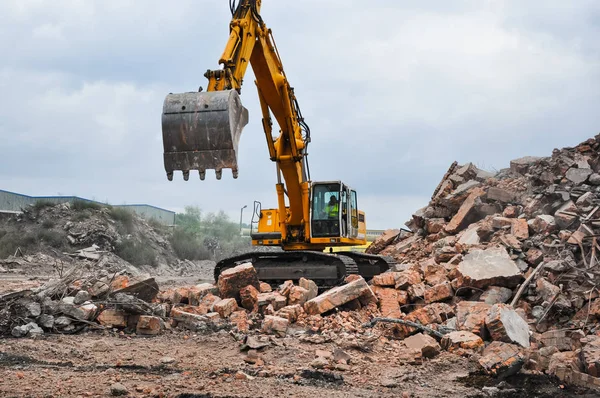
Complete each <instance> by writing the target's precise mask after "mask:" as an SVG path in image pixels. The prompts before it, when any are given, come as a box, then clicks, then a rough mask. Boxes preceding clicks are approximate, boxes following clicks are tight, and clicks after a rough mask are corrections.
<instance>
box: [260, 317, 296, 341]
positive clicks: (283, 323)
mask: <svg viewBox="0 0 600 398" xmlns="http://www.w3.org/2000/svg"><path fill="white" fill-rule="evenodd" d="M288 325H289V321H288V320H287V319H285V318H281V317H278V316H272V315H267V316H265V319H264V321H263V324H262V332H263V333H273V334H277V335H279V336H281V337H283V336H285V335H286V333H287V328H288Z"/></svg>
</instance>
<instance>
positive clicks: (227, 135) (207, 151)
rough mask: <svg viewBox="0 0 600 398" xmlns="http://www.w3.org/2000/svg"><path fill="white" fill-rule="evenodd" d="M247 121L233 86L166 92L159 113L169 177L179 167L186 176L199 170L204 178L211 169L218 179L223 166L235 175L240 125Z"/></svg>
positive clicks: (245, 111)
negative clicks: (188, 91)
mask: <svg viewBox="0 0 600 398" xmlns="http://www.w3.org/2000/svg"><path fill="white" fill-rule="evenodd" d="M246 124H248V110H247V109H246V108H244V106H242V102H241V100H240V96H239V94H238V92H237V91H236V90H224V91H208V92H190V93H183V94H169V95H167V97H166V98H165V102H164V105H163V113H162V133H163V146H164V163H165V171H166V172H167V178H168V179H169V181H171V180H173V172H174V171H175V170H181V171H182V172H183V179H184V180H185V181H187V180H188V179H189V175H190V170H198V172H199V174H200V179H201V180H204V178H205V176H206V170H207V169H214V170H215V173H216V177H217V179H218V180H220V179H221V175H222V170H223V169H226V168H229V169H231V170H232V173H233V178H237V176H238V165H237V151H238V143H239V140H240V135H241V134H242V129H243V128H244V126H245V125H246Z"/></svg>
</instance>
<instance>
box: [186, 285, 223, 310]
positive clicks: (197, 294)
mask: <svg viewBox="0 0 600 398" xmlns="http://www.w3.org/2000/svg"><path fill="white" fill-rule="evenodd" d="M209 293H210V294H213V295H216V294H219V289H218V288H217V287H216V286H215V285H213V284H212V283H201V284H199V285H196V286H194V287H192V288H191V289H190V290H189V292H188V303H189V304H190V305H198V304H199V303H200V300H201V299H202V298H203V297H204V296H206V295H207V294H209Z"/></svg>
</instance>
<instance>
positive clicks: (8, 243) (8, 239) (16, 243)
mask: <svg viewBox="0 0 600 398" xmlns="http://www.w3.org/2000/svg"><path fill="white" fill-rule="evenodd" d="M35 244H36V238H35V236H33V235H30V234H27V233H20V232H18V233H5V234H4V235H3V236H2V237H1V238H0V258H6V257H8V256H11V255H13V254H15V252H16V251H17V249H18V248H21V250H22V251H26V250H27V249H29V248H30V247H32V246H34V245H35Z"/></svg>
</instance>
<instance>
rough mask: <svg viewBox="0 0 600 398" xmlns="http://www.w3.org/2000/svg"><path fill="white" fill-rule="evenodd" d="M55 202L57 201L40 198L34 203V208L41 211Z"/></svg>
mask: <svg viewBox="0 0 600 398" xmlns="http://www.w3.org/2000/svg"><path fill="white" fill-rule="evenodd" d="M55 204H56V203H54V202H51V201H49V200H47V199H38V200H36V201H35V203H34V204H33V210H35V211H36V212H39V211H40V210H42V209H45V208H46V207H52V206H54V205H55Z"/></svg>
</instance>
